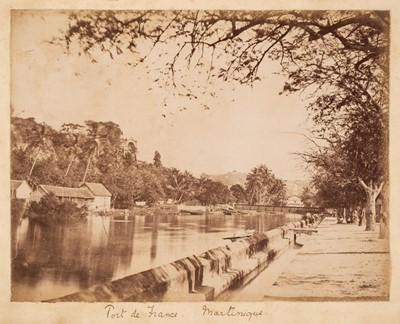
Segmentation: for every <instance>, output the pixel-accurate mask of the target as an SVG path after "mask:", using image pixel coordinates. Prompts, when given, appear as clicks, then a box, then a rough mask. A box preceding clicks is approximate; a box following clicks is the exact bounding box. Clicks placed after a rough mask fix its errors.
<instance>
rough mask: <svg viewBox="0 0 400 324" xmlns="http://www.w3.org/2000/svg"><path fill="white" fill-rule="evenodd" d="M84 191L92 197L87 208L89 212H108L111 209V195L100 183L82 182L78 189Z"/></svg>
mask: <svg viewBox="0 0 400 324" xmlns="http://www.w3.org/2000/svg"><path fill="white" fill-rule="evenodd" d="M79 188H80V189H86V190H88V191H89V192H90V193H91V194H92V195H93V200H92V201H91V202H90V203H89V205H88V207H89V209H91V210H100V211H109V210H110V208H111V193H110V192H109V191H108V190H107V188H106V187H104V185H103V184H102V183H93V182H84V183H82V184H81V186H80V187H79Z"/></svg>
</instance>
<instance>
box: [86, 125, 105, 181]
mask: <svg viewBox="0 0 400 324" xmlns="http://www.w3.org/2000/svg"><path fill="white" fill-rule="evenodd" d="M85 123H86V125H87V126H88V127H89V130H88V136H87V140H86V141H85V142H84V143H83V147H82V151H83V152H89V158H88V160H87V163H86V168H85V173H84V175H83V179H82V182H85V181H86V177H87V175H88V171H89V166H90V162H91V161H92V159H93V157H94V156H95V155H97V156H99V154H100V150H101V139H100V136H99V123H96V122H85Z"/></svg>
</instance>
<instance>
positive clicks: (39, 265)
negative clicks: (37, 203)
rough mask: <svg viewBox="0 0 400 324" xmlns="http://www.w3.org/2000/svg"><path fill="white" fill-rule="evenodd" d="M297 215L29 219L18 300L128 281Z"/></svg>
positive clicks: (15, 268) (23, 227)
mask: <svg viewBox="0 0 400 324" xmlns="http://www.w3.org/2000/svg"><path fill="white" fill-rule="evenodd" d="M299 217H300V216H298V215H295V214H282V213H280V214H269V213H257V214H234V215H223V214H205V215H181V214H176V213H169V214H166V213H160V214H157V215H146V216H138V215H136V216H134V215H133V216H129V217H128V219H127V220H124V219H123V217H110V216H89V217H88V219H87V220H86V221H82V222H80V223H78V224H74V225H63V226H48V225H43V224H41V223H38V222H35V221H31V220H29V219H26V218H25V219H23V220H22V221H21V223H20V224H19V226H18V228H17V231H16V234H15V235H16V237H15V239H13V242H12V244H13V245H14V246H13V251H14V254H15V255H13V262H12V289H11V292H12V300H13V301H42V300H47V299H51V298H56V297H60V296H64V295H67V294H71V293H74V292H76V291H78V290H82V289H85V288H88V287H90V286H92V285H95V284H100V283H104V282H106V281H110V280H114V279H118V278H122V277H125V276H128V275H131V274H134V273H138V272H141V271H144V270H147V269H150V268H153V267H157V266H160V265H163V264H165V263H168V262H172V261H175V260H178V259H181V258H184V257H186V256H188V255H192V254H200V253H202V252H204V251H206V250H208V249H210V248H214V247H217V246H221V245H224V244H226V243H227V241H226V240H223V237H224V236H226V235H227V234H231V233H234V232H235V231H237V230H243V229H256V231H257V232H265V231H267V230H269V229H273V228H276V227H279V226H282V225H284V224H285V223H287V222H292V221H296V220H298V219H299Z"/></svg>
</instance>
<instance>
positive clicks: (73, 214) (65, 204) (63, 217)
mask: <svg viewBox="0 0 400 324" xmlns="http://www.w3.org/2000/svg"><path fill="white" fill-rule="evenodd" d="M28 213H29V214H30V215H31V217H33V218H37V217H39V218H41V217H44V218H45V219H46V220H49V221H50V222H59V221H68V220H74V219H79V218H82V217H84V216H86V213H87V207H86V206H81V207H78V205H77V204H76V203H74V202H72V201H69V200H65V201H59V200H58V198H57V197H56V196H55V195H54V194H53V193H50V194H46V195H44V196H43V197H42V198H41V199H40V201H39V202H36V201H33V202H31V204H30V205H29V210H28Z"/></svg>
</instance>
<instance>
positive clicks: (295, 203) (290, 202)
mask: <svg viewBox="0 0 400 324" xmlns="http://www.w3.org/2000/svg"><path fill="white" fill-rule="evenodd" d="M286 206H288V207H303V206H304V204H303V203H302V201H301V198H300V197H299V196H296V195H293V196H290V197H289V198H288V199H287V202H286Z"/></svg>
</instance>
